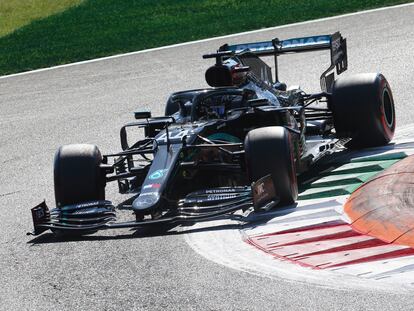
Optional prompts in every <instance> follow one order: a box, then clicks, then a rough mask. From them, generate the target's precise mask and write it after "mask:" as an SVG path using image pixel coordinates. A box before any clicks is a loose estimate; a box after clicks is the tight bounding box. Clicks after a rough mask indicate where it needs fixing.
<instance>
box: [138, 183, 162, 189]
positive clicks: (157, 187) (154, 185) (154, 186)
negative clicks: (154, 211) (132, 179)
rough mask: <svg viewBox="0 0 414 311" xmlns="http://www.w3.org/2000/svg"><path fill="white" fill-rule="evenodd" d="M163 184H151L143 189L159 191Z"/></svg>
mask: <svg viewBox="0 0 414 311" xmlns="http://www.w3.org/2000/svg"><path fill="white" fill-rule="evenodd" d="M160 187H161V184H149V185H145V186H144V187H142V189H159V188H160Z"/></svg>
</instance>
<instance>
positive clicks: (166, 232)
mask: <svg viewBox="0 0 414 311" xmlns="http://www.w3.org/2000/svg"><path fill="white" fill-rule="evenodd" d="M220 219H226V220H239V219H240V217H239V215H229V216H228V217H222V218H220ZM216 220H218V219H216ZM241 226H242V224H240V223H239V222H234V223H231V224H220V225H212V226H207V227H203V228H192V226H191V225H189V224H187V225H185V226H180V225H178V226H177V225H169V226H162V228H149V227H148V228H140V229H138V230H136V229H133V230H130V233H121V234H118V233H119V231H121V230H123V229H119V230H116V231H117V233H116V234H113V233H112V234H111V230H105V231H101V232H100V233H103V232H106V233H109V234H108V235H106V234H105V235H102V234H99V233H95V234H91V235H81V236H70V235H58V234H55V233H51V232H49V233H44V234H42V235H40V236H37V237H35V238H33V239H31V240H30V241H28V242H27V244H32V245H36V244H50V243H64V242H76V241H79V242H80V241H82V242H83V241H91V242H92V241H109V240H124V239H143V238H152V237H158V236H174V235H176V236H178V235H182V234H191V233H197V232H207V231H223V230H237V229H241Z"/></svg>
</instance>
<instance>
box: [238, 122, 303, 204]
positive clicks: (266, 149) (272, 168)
mask: <svg viewBox="0 0 414 311" xmlns="http://www.w3.org/2000/svg"><path fill="white" fill-rule="evenodd" d="M244 148H245V155H246V166H247V173H248V176H249V179H250V182H255V181H257V180H258V179H260V178H262V177H264V176H266V175H269V174H270V175H271V176H272V180H273V184H274V187H275V191H276V194H277V195H279V197H280V202H279V204H278V205H279V206H282V205H289V204H293V203H294V202H295V201H296V199H297V196H298V184H297V179H296V167H295V162H294V158H295V157H294V151H293V141H292V137H291V135H290V133H289V131H288V130H287V129H285V128H284V127H282V126H270V127H263V128H258V129H254V130H251V131H250V132H249V133H248V134H247V136H246V139H245V142H244Z"/></svg>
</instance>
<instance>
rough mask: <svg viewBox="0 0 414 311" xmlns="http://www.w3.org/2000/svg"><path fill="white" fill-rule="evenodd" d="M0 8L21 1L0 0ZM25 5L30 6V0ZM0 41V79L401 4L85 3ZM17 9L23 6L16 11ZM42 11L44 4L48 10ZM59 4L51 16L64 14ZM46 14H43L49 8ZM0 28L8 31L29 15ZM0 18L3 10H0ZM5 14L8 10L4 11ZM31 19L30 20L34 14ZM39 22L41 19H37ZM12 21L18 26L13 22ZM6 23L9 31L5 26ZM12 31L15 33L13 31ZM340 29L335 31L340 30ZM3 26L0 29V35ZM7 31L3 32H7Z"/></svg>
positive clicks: (388, 0)
mask: <svg viewBox="0 0 414 311" xmlns="http://www.w3.org/2000/svg"><path fill="white" fill-rule="evenodd" d="M3 2H5V3H6V2H7V3H10V4H7V5H4V4H3V5H0V10H3V8H4V7H7V8H8V10H10V6H12V3H15V5H16V7H18V6H19V5H18V3H20V2H24V1H23V0H21V1H18V0H12V1H11V2H10V0H0V4H1V3H3ZM29 2H30V1H29ZM32 2H33V5H34V3H35V2H38V3H46V2H61V3H66V5H67V6H70V5H73V4H78V3H80V4H79V5H76V6H72V7H69V8H67V9H66V10H65V11H63V12H60V13H57V14H54V15H51V16H48V17H44V18H43V19H39V20H35V21H32V22H30V23H29V24H27V25H26V26H23V27H21V28H18V29H17V30H15V31H14V32H12V33H9V34H7V35H5V36H3V37H0V75H4V74H10V73H15V72H20V71H26V70H31V69H36V68H41V67H47V66H52V65H58V64H64V63H69V62H75V61H80V60H86V59H92V58H96V57H102V56H108V55H113V54H118V53H123V52H129V51H136V50H142V49H147V48H153V47H158V46H163V45H168V44H173V43H179V42H185V41H191V40H196V39H202V38H208V37H212V36H219V35H224V34H230V33H235V32H241V31H247V30H251V29H258V28H263V27H270V26H276V25H282V24H286V23H292V22H297V21H304V20H309V19H315V18H319V17H324V16H332V15H338V14H343V13H347V12H354V11H358V10H363V9H369V8H375V7H381V6H386V5H392V4H398V3H405V2H410V1H404V0H402V1H401V0H366V1H356V0H349V1H346V2H345V1H339V0H296V1H292V0H274V1H272V0H250V1H235V0H210V1H203V0H158V1H157V0H86V1H62V0H59V1H57V0H50V1H41V0H38V1H32ZM20 7H21V6H20ZM46 7H48V6H46ZM64 7H65V4H61V5H60V8H59V9H58V8H57V7H55V9H56V10H57V11H60V10H62V9H63V8H64ZM55 9H51V8H49V7H48V9H47V10H46V8H45V9H44V15H43V16H46V15H49V14H50V13H51V12H53V10H55ZM23 11H24V10H21V13H16V15H18V16H17V17H16V23H15V24H14V26H13V23H10V22H9V23H3V24H0V27H1V29H0V33H1V31H3V33H7V32H8V31H10V29H15V27H17V26H18V25H23V24H25V23H27V22H29V21H30V20H32V17H30V18H22V17H19V16H20V15H22V16H23V15H24V14H26V13H25V12H23ZM46 11H47V12H46ZM0 14H1V15H2V16H3V14H4V12H2V11H1V13H0ZM6 15H7V13H6ZM33 16H34V15H33ZM38 16H39V17H41V16H42V14H40V15H38ZM17 20H18V22H17ZM7 25H9V26H7ZM13 27H14V28H13ZM338 27H339V26H338ZM4 29H6V30H4ZM7 29H9V30H7Z"/></svg>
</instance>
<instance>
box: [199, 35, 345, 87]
mask: <svg viewBox="0 0 414 311" xmlns="http://www.w3.org/2000/svg"><path fill="white" fill-rule="evenodd" d="M320 50H330V54H331V65H330V66H329V67H328V69H326V70H325V71H324V72H323V73H322V75H321V77H320V80H321V88H322V90H323V91H330V90H331V87H332V84H333V81H334V72H331V71H332V70H333V69H335V68H336V73H337V74H338V75H339V74H341V73H342V72H344V71H345V70H347V68H348V57H347V48H346V39H345V38H343V37H342V35H341V34H340V32H336V33H334V34H331V35H320V36H312V37H302V38H292V39H286V40H279V39H277V38H276V39H273V40H271V41H263V42H253V43H242V44H235V45H228V44H225V45H223V46H221V47H220V48H219V50H218V51H217V53H214V54H209V55H205V56H204V58H210V57H215V58H216V59H217V63H221V61H222V59H223V57H225V58H228V57H232V56H234V55H236V54H238V53H241V52H245V51H249V52H250V53H253V54H255V55H256V56H258V57H260V56H271V55H273V56H274V57H275V79H276V82H278V69H277V57H278V56H279V55H282V54H289V53H301V52H312V51H320ZM330 72H331V73H330ZM328 73H330V74H329V75H328Z"/></svg>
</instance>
